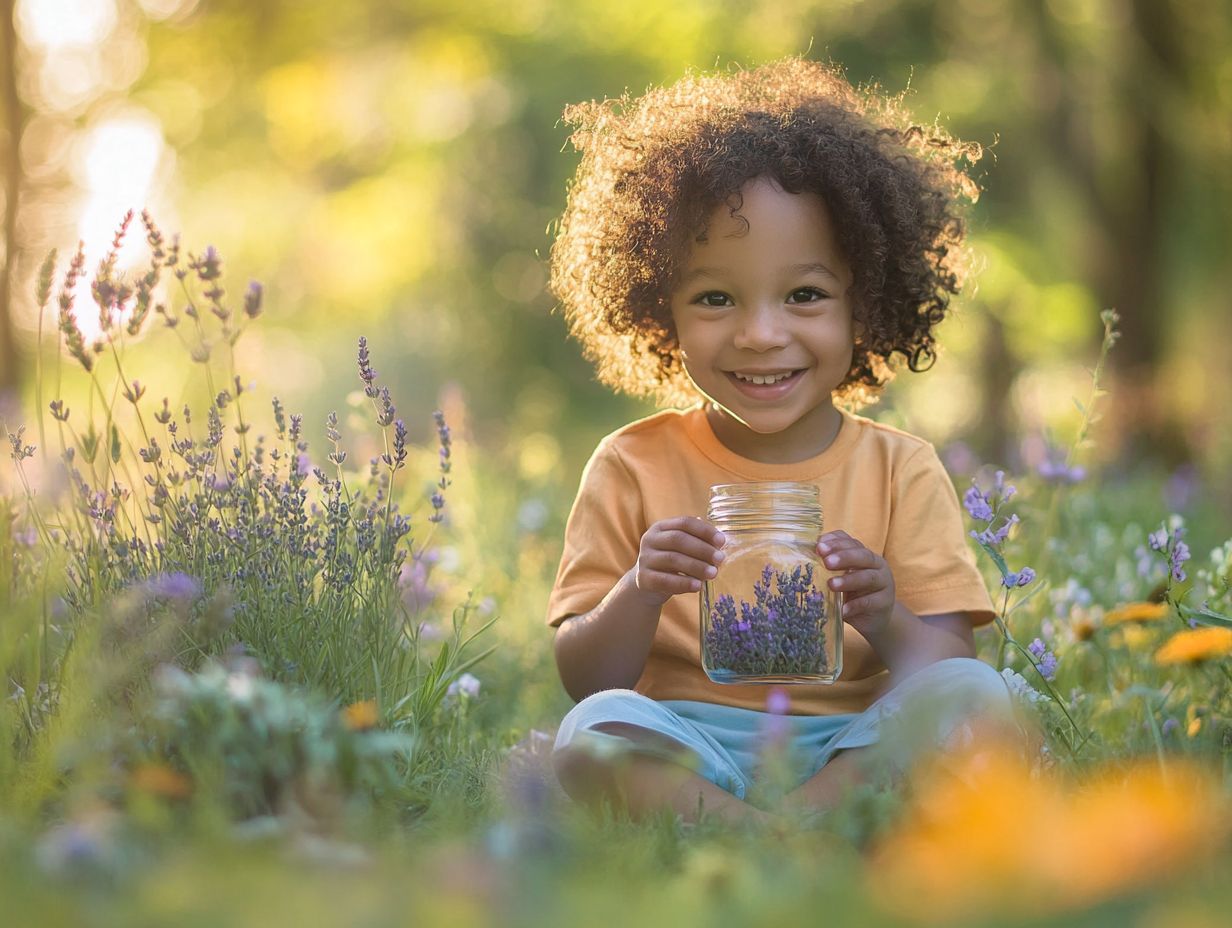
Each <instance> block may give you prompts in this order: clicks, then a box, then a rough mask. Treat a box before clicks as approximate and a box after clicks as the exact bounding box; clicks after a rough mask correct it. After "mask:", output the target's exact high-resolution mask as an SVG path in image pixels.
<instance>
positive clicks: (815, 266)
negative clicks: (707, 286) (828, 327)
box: [680, 261, 839, 285]
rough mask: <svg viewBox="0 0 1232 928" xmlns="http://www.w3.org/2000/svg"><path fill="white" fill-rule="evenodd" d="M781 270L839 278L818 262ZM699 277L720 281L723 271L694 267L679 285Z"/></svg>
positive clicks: (792, 265) (681, 279) (713, 268)
mask: <svg viewBox="0 0 1232 928" xmlns="http://www.w3.org/2000/svg"><path fill="white" fill-rule="evenodd" d="M783 270H785V271H789V272H791V273H793V274H825V275H826V276H827V277H833V278H834V279H835V280H838V279H839V276H838V275H837V274H835V273H834V271H832V270H830V269H829V268H828V267H826V266H825V265H824V264H822V263H821V262H820V261H812V262H807V263H805V264H790V265H787V266H786V267H785V268H783ZM700 277H711V278H715V279H721V278H722V277H723V269H722V268H718V267H695V268H693V270H691V271H689V272H688V273H687V274H685V275H684V276H683V277H681V278H680V283H681V284H682V285H683V284H688V283H692V282H693V281H695V280H697V279H698V278H700Z"/></svg>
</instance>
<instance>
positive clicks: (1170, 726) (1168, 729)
mask: <svg viewBox="0 0 1232 928" xmlns="http://www.w3.org/2000/svg"><path fill="white" fill-rule="evenodd" d="M1180 726H1181V723H1180V722H1178V721H1177V720H1176V719H1174V718H1172V717H1171V716H1169V717H1168V718H1166V719H1164V724H1163V725H1162V726H1161V727H1160V734H1162V735H1163V736H1164V737H1165V738H1166V737H1168V735H1170V734H1172V732H1174V731H1175V730H1176V729H1178V728H1180Z"/></svg>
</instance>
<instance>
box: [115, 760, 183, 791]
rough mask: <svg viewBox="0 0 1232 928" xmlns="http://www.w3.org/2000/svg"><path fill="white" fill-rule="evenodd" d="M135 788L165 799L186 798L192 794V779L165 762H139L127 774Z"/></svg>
mask: <svg viewBox="0 0 1232 928" xmlns="http://www.w3.org/2000/svg"><path fill="white" fill-rule="evenodd" d="M129 783H130V784H131V785H132V787H133V788H134V789H136V790H140V791H141V792H143V793H152V794H153V795H155V796H163V797H165V798H167V799H187V798H188V797H189V796H191V795H192V790H193V785H192V780H190V779H188V777H186V776H184V774H182V773H180V772H179V771H178V770H173V769H171V768H170V767H168V766H167V765H166V764H141V765H139V766H138V767H136V768H135V769H134V770H133V772H132V774H131V775H130V776H129Z"/></svg>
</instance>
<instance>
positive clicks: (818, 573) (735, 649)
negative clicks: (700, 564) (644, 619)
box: [701, 481, 843, 683]
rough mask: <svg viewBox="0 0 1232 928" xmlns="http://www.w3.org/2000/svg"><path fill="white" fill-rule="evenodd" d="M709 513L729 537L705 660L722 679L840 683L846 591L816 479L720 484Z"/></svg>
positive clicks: (712, 596)
mask: <svg viewBox="0 0 1232 928" xmlns="http://www.w3.org/2000/svg"><path fill="white" fill-rule="evenodd" d="M707 518H708V520H709V521H710V522H711V523H712V524H713V525H714V527H715V528H717V529H718V530H719V531H721V532H722V533H723V534H724V535H725V536H726V537H727V541H726V544H724V546H723V551H724V554H725V555H726V557H725V558H724V560H723V563H722V564H721V565H720V566H719V569H718V573H717V574H716V575H715V576H714V577H713V578H712V579H710V580H707V581H706V582H705V583H704V584H703V585H702V591H701V653H702V668H703V669H704V670H705V671H706V675H707V676H708V677H710V679H711V680H714V681H715V682H716V683H833V682H834V681H835V680H837V679H838V676H839V674H840V673H841V672H842V669H843V620H842V597H841V594H839V593H836V592H834V591H832V590H830V589H829V587H828V585H827V582H826V581H827V580H829V579H830V577H832V576H834V574H833V572H831V571H829V570H827V569H826V567H825V565H824V564H823V563H822V561H821V556H820V555H819V554H818V553H817V540H818V539H819V538H820V537H821V533H822V519H821V502H820V500H819V498H818V493H817V487H816V486H814V485H813V484H811V483H793V482H787V481H774V482H763V483H736V484H720V485H718V486H713V487H711V488H710V506H709V509H708V511H707Z"/></svg>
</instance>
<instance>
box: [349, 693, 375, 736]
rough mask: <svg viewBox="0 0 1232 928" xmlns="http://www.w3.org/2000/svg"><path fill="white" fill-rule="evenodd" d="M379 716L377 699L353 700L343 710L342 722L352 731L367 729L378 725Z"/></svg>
mask: <svg viewBox="0 0 1232 928" xmlns="http://www.w3.org/2000/svg"><path fill="white" fill-rule="evenodd" d="M379 718H380V714H379V713H378V712H377V710H376V700H375V699H365V700H364V701H363V702H353V703H351V704H350V705H349V706H347V707H346V708H345V709H343V710H342V723H343V724H344V725H346V727H347V728H349V729H351V731H367V730H368V729H369V728H373V727H374V726H375V725H376V723H377V720H378V719H379Z"/></svg>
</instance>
